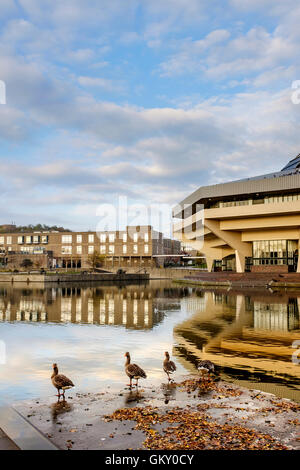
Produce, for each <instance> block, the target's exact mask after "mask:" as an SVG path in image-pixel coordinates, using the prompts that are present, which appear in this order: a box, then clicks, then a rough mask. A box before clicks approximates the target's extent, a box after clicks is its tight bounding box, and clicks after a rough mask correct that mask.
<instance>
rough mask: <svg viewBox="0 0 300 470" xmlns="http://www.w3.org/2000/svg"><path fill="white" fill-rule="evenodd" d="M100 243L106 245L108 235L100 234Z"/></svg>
mask: <svg viewBox="0 0 300 470" xmlns="http://www.w3.org/2000/svg"><path fill="white" fill-rule="evenodd" d="M100 242H101V243H105V242H106V233H100Z"/></svg>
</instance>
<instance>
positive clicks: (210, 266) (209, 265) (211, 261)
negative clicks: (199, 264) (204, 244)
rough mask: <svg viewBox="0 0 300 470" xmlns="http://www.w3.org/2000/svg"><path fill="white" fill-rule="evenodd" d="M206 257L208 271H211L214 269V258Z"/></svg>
mask: <svg viewBox="0 0 300 470" xmlns="http://www.w3.org/2000/svg"><path fill="white" fill-rule="evenodd" d="M205 259H206V264H207V271H208V272H209V273H211V272H212V270H213V265H214V259H213V258H210V257H208V256H206V257H205Z"/></svg>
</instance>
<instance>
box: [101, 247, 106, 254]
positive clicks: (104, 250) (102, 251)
mask: <svg viewBox="0 0 300 470" xmlns="http://www.w3.org/2000/svg"><path fill="white" fill-rule="evenodd" d="M105 252H106V246H105V245H100V253H101V255H104V254H105Z"/></svg>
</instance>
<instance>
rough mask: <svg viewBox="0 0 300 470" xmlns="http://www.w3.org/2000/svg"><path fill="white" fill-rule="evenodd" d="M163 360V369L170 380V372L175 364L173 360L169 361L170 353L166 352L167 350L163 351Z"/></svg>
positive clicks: (171, 372)
mask: <svg viewBox="0 0 300 470" xmlns="http://www.w3.org/2000/svg"><path fill="white" fill-rule="evenodd" d="M165 356H166V358H165V360H164V362H163V369H164V371H165V373H166V374H167V376H168V381H170V380H172V379H171V378H170V374H173V373H174V372H175V370H176V365H175V363H174V362H173V361H170V355H169V353H168V351H166V352H165Z"/></svg>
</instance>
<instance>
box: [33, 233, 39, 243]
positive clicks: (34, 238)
mask: <svg viewBox="0 0 300 470" xmlns="http://www.w3.org/2000/svg"><path fill="white" fill-rule="evenodd" d="M33 243H40V236H39V235H33Z"/></svg>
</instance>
